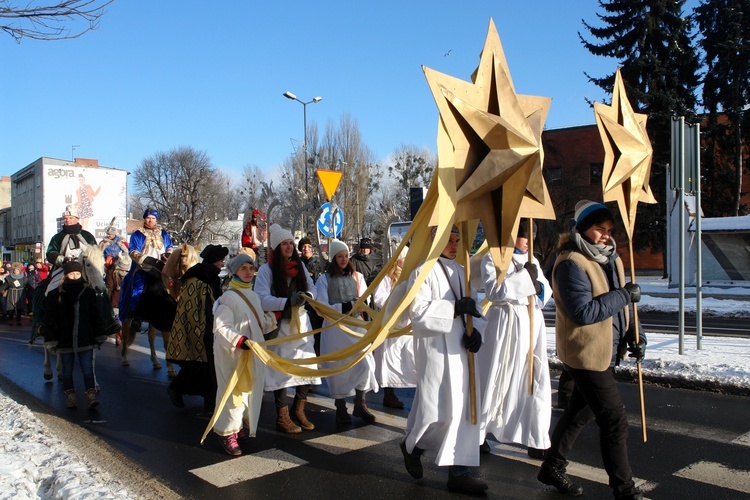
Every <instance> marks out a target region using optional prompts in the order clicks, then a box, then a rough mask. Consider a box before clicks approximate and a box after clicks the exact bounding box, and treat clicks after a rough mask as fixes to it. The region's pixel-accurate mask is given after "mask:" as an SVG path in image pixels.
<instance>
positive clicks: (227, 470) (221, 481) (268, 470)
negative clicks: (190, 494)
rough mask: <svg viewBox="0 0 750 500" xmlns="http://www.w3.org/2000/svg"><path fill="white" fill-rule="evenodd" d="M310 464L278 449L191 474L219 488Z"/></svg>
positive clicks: (209, 466) (246, 456) (219, 464)
mask: <svg viewBox="0 0 750 500" xmlns="http://www.w3.org/2000/svg"><path fill="white" fill-rule="evenodd" d="M307 463H308V462H307V461H306V460H302V459H301V458H298V457H295V456H294V455H290V454H289V453H286V452H283V451H281V450H278V449H271V450H263V451H259V452H258V453H253V454H252V455H244V456H242V457H238V458H235V459H232V460H224V461H222V462H219V463H216V464H213V465H208V466H206V467H200V468H198V469H192V470H191V471H190V472H192V473H193V474H195V475H196V476H198V477H199V478H201V479H203V480H204V481H206V482H208V483H211V484H212V485H214V486H216V487H217V488H225V487H227V486H231V485H233V484H237V483H241V482H242V481H247V480H249V479H256V478H259V477H263V476H267V475H269V474H274V473H276V472H281V471H284V470H289V469H293V468H295V467H299V466H300V465H306V464H307Z"/></svg>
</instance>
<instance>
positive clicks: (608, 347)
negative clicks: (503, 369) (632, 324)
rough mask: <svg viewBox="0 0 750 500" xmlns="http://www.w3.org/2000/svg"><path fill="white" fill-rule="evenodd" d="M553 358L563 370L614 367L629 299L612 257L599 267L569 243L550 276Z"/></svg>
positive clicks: (618, 265)
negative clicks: (557, 360) (554, 321)
mask: <svg viewBox="0 0 750 500" xmlns="http://www.w3.org/2000/svg"><path fill="white" fill-rule="evenodd" d="M552 283H553V288H554V294H553V296H554V298H555V305H556V308H557V313H556V314H557V318H556V323H555V334H556V337H557V354H558V356H559V357H560V360H561V361H562V362H563V363H565V364H566V365H568V366H571V367H573V368H577V369H582V370H594V371H603V370H605V369H607V368H608V367H610V366H613V365H614V364H615V359H616V354H617V352H618V347H619V346H620V345H621V344H623V342H624V340H623V339H624V338H625V332H626V331H627V328H628V323H629V314H628V305H629V304H630V294H629V293H628V292H627V291H626V290H625V289H623V288H622V286H623V285H625V273H624V269H623V265H622V261H621V259H620V257H619V256H618V255H617V254H614V255H612V256H611V257H610V259H609V262H608V263H607V264H604V265H601V264H598V263H597V262H595V261H593V260H591V259H589V258H587V257H586V256H585V255H584V254H583V253H581V252H580V251H579V250H578V247H577V246H576V245H575V244H574V243H572V242H568V243H567V244H566V245H565V246H564V247H563V248H561V251H560V253H559V255H558V257H557V260H556V262H555V268H554V270H553V273H552Z"/></svg>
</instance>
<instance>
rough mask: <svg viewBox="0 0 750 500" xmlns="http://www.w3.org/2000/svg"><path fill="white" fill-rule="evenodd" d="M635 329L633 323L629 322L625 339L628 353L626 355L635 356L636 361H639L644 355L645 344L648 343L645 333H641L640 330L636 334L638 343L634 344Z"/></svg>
mask: <svg viewBox="0 0 750 500" xmlns="http://www.w3.org/2000/svg"><path fill="white" fill-rule="evenodd" d="M635 329H636V326H635V323H631V324H630V326H629V327H628V331H627V332H626V339H625V340H627V342H628V352H629V353H630V354H628V357H629V358H635V361H636V363H640V362H641V361H643V358H644V357H645V356H646V345H647V344H648V339H647V338H646V335H645V334H644V333H643V331H641V333H640V334H639V335H638V343H637V344H636V343H635V331H636V330H635ZM641 330H642V329H641Z"/></svg>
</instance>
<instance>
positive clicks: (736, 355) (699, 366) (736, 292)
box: [0, 278, 750, 500]
mask: <svg viewBox="0 0 750 500" xmlns="http://www.w3.org/2000/svg"><path fill="white" fill-rule="evenodd" d="M638 283H639V284H640V285H641V288H642V290H643V293H644V297H643V299H642V300H641V302H640V305H639V308H640V310H642V311H646V310H650V311H664V312H674V313H677V312H678V310H679V304H678V299H677V293H678V292H677V290H676V289H667V285H666V281H665V280H662V279H655V278H651V279H649V278H646V279H639V281H638ZM649 294H651V295H649ZM686 294H690V295H694V294H695V288H686ZM664 295H669V296H666V297H665V296H664ZM703 295H704V298H703V313H704V315H709V314H711V315H713V316H731V317H749V316H750V307H748V305H750V288H739V287H731V288H717V287H710V288H709V287H704V288H703ZM745 297H747V300H743V299H744V298H745ZM684 310H685V311H686V312H687V313H693V314H694V313H695V298H694V296H691V297H689V298H687V297H686V299H685V303H684ZM675 321H677V319H676V316H675ZM646 333H647V336H648V348H647V351H646V359H645V360H644V361H643V365H642V371H643V375H644V377H650V376H651V377H668V378H671V379H680V380H684V381H696V382H708V383H710V384H714V383H715V384H721V385H725V386H733V387H738V388H745V389H747V388H750V339H735V338H717V337H705V338H703V339H702V349H701V350H697V349H696V338H695V337H694V336H686V337H685V339H684V344H683V352H684V354H682V355H681V354H679V340H678V337H677V336H676V335H667V334H656V333H648V332H646ZM547 338H548V346H549V354H550V359H551V360H552V361H553V362H555V361H556V358H555V357H554V342H555V334H554V329H552V328H548V329H547ZM634 366H635V365H634V363H632V362H630V361H628V362H625V365H624V366H623V367H622V368H621V369H625V370H634ZM0 443H2V444H1V445H0V500H4V499H11V498H13V499H26V498H43V499H47V498H60V499H68V498H76V499H79V498H94V497H96V498H134V496H133V495H132V494H131V493H129V492H128V491H126V490H125V489H124V488H123V487H122V486H121V485H120V484H119V483H118V482H117V481H113V480H112V478H111V477H110V476H109V474H107V473H106V472H104V471H102V469H100V468H99V467H98V466H96V465H95V464H92V463H90V462H88V461H87V460H86V458H85V457H82V456H79V454H77V453H76V452H75V451H74V450H73V449H71V447H69V446H68V445H66V444H65V443H63V442H61V441H60V440H59V439H57V438H56V437H55V436H54V435H53V434H52V433H51V432H50V431H49V429H48V428H47V427H46V426H45V425H44V424H43V423H42V422H41V421H40V420H39V419H38V418H37V417H36V416H35V415H34V414H33V413H32V412H31V411H30V410H29V409H28V408H27V407H25V406H22V405H19V404H18V403H16V402H15V401H14V400H13V399H11V398H9V397H8V396H7V395H6V394H5V393H4V392H2V391H0Z"/></svg>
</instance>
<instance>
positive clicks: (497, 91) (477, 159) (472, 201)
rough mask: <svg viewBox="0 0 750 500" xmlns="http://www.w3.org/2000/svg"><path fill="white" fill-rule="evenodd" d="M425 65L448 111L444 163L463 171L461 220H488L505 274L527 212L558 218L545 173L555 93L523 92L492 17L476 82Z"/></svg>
mask: <svg viewBox="0 0 750 500" xmlns="http://www.w3.org/2000/svg"><path fill="white" fill-rule="evenodd" d="M424 72H425V77H426V78H427V82H428V84H429V86H430V90H431V91H432V94H433V97H434V98H435V102H436V104H437V107H438V110H439V112H440V122H439V126H438V163H439V165H440V167H442V168H449V169H451V170H452V171H453V173H454V176H455V193H451V192H450V188H448V189H446V193H445V194H446V195H448V196H454V199H455V203H456V210H455V219H454V220H455V221H474V220H477V219H478V220H481V221H482V225H483V227H484V232H485V236H486V238H487V242H488V244H489V247H490V252H492V254H493V260H494V262H495V265H496V266H497V268H498V274H497V275H498V276H505V271H506V270H507V267H508V265H509V263H510V259H511V257H512V252H513V243H514V241H515V234H516V231H517V230H518V220H519V218H520V217H521V216H526V217H538V218H551V219H554V217H555V215H554V210H553V209H552V203H551V201H550V199H549V193H548V191H547V188H546V185H545V183H544V178H543V176H542V161H543V152H542V143H541V134H542V130H543V128H544V123H545V121H546V118H547V112H548V110H549V106H550V103H551V99H549V98H547V97H537V96H528V95H518V94H516V92H515V88H514V86H513V81H512V79H511V76H510V70H509V69H508V63H507V61H506V58H505V53H504V51H503V47H502V44H501V43H500V37H499V36H498V33H497V29H496V28H495V23H494V22H493V21H492V20H490V25H489V28H488V31H487V37H486V39H485V44H484V48H483V49H482V53H481V56H480V62H479V66H478V67H477V70H476V71H475V72H474V74H473V75H472V81H471V82H468V81H464V80H460V79H458V78H455V77H452V76H449V75H446V74H443V73H440V72H438V71H435V70H432V69H430V68H424ZM440 195H443V193H440ZM524 211H528V213H525V212H524ZM522 212H523V213H522ZM437 220H438V217H437V216H435V215H433V218H432V223H436V222H437Z"/></svg>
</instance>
